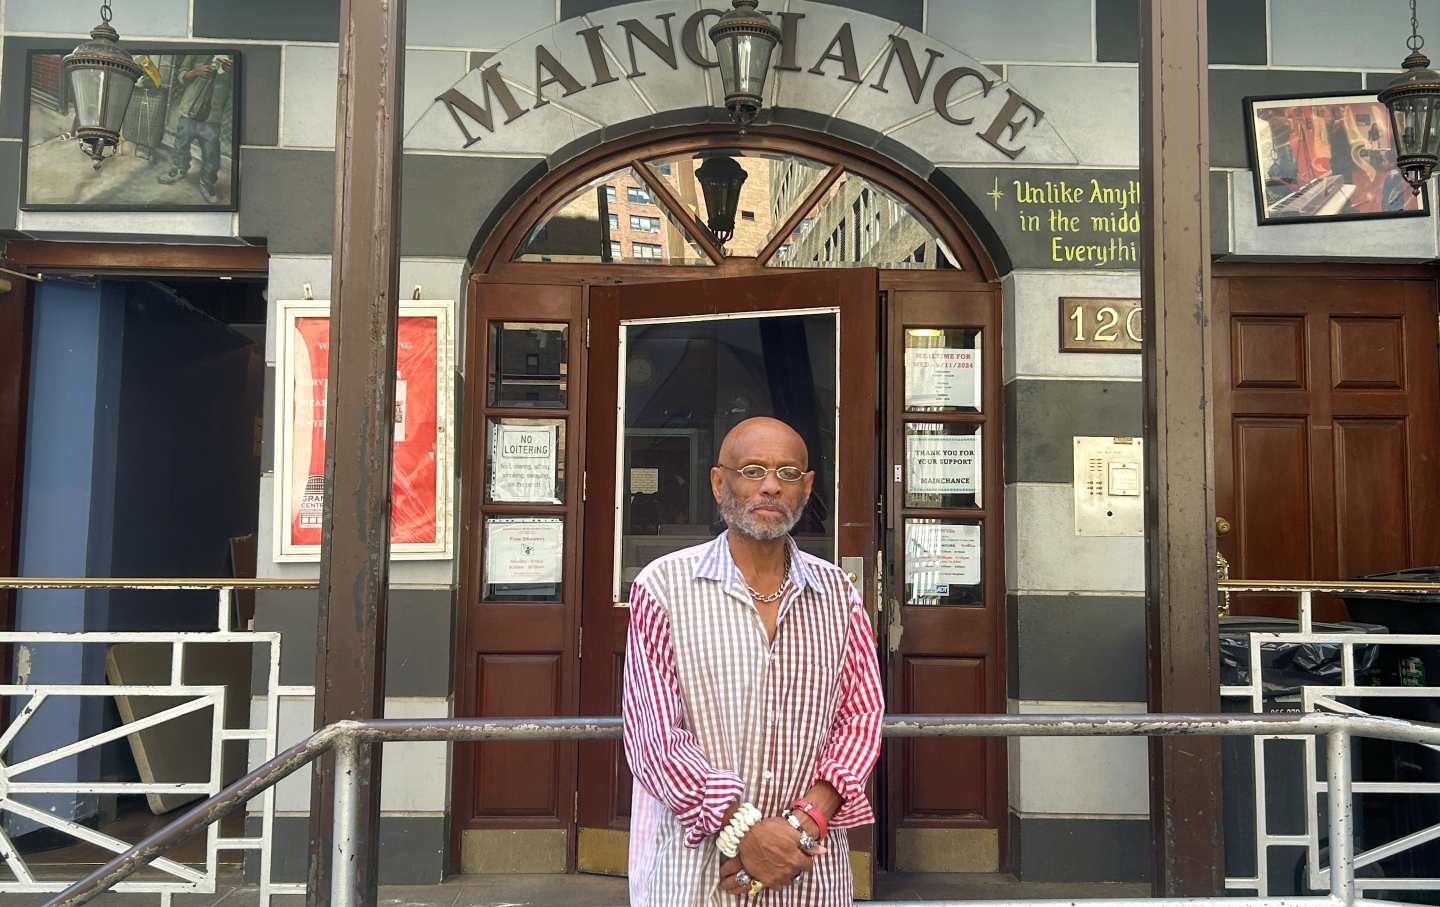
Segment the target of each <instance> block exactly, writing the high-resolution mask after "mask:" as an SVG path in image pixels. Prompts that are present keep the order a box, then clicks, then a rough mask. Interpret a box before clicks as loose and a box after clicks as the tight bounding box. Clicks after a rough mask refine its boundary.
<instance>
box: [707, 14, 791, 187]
mask: <svg viewBox="0 0 1440 907" xmlns="http://www.w3.org/2000/svg"><path fill="white" fill-rule="evenodd" d="M755 5H756V0H733V6H734V8H733V9H731V10H730V11H729V12H727V13H725V14H724V15H723V16H721V17H720V19H719V20H718V21H717V22H716V23H715V24H714V25H713V26H711V28H710V40H711V41H713V42H714V44H715V52H716V55H717V56H718V57H719V60H720V81H721V83H722V84H723V85H724V86H725V107H726V109H728V110H729V111H730V119H731V120H733V121H734V122H735V123H737V124H739V125H741V126H747V125H749V124H750V123H751V122H753V121H754V119H755V115H756V114H758V113H759V112H760V108H761V107H762V106H763V105H764V93H765V77H766V76H767V75H769V73H770V54H771V52H772V51H774V50H775V48H776V46H777V45H779V43H780V29H779V28H777V27H776V26H775V25H774V24H773V23H771V21H770V19H769V18H768V17H766V16H765V15H764V14H763V13H760V12H757V11H756V9H755ZM742 172H743V171H742Z"/></svg>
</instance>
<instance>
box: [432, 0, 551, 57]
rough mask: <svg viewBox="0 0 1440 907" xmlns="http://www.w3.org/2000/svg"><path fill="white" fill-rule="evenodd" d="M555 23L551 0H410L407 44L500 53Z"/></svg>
mask: <svg viewBox="0 0 1440 907" xmlns="http://www.w3.org/2000/svg"><path fill="white" fill-rule="evenodd" d="M554 24H555V4H554V3H553V2H551V0H523V2H518V3H517V2H495V3H476V2H475V0H409V6H408V7H407V8H406V12H405V43H406V44H408V45H411V46H412V47H413V46H423V47H464V48H474V49H478V50H499V49H500V48H502V47H505V46H506V45H508V44H511V43H513V42H515V41H518V40H520V39H521V38H523V37H525V36H526V35H528V34H530V33H531V32H535V31H539V30H540V29H542V28H545V27H547V26H550V25H554Z"/></svg>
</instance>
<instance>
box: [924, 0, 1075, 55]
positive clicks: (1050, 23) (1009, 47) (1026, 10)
mask: <svg viewBox="0 0 1440 907" xmlns="http://www.w3.org/2000/svg"><path fill="white" fill-rule="evenodd" d="M926 31H927V32H928V33H929V35H930V37H932V38H934V39H935V40H937V41H944V42H945V43H946V44H949V45H950V46H951V47H954V48H957V49H959V50H963V51H965V52H966V53H969V54H972V55H974V56H975V57H977V58H979V59H981V60H984V61H987V62H988V61H994V60H1023V61H1026V62H1050V61H1057V62H1078V63H1086V62H1089V61H1090V60H1091V48H1090V0H969V2H966V3H931V4H930V21H929V22H927V23H926Z"/></svg>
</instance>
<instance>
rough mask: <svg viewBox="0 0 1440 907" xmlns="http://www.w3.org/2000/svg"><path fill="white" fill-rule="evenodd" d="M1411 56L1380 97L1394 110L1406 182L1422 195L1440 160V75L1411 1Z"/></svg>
mask: <svg viewBox="0 0 1440 907" xmlns="http://www.w3.org/2000/svg"><path fill="white" fill-rule="evenodd" d="M1405 46H1407V47H1409V48H1410V55H1409V56H1408V57H1406V58H1405V62H1404V63H1403V64H1401V65H1402V66H1404V67H1405V72H1403V73H1401V75H1400V76H1399V78H1397V79H1396V80H1395V81H1393V82H1391V83H1390V84H1389V85H1388V86H1386V87H1385V88H1384V89H1383V90H1382V91H1381V92H1380V94H1379V96H1378V99H1379V101H1380V103H1381V104H1384V105H1385V106H1386V107H1387V108H1388V109H1389V110H1390V125H1391V126H1392V128H1393V129H1394V132H1395V157H1396V161H1395V162H1396V164H1397V165H1398V166H1399V167H1400V173H1401V174H1402V175H1403V176H1404V177H1405V182H1407V183H1409V184H1410V188H1412V189H1414V190H1415V194H1416V195H1419V194H1420V187H1421V186H1424V185H1425V183H1426V182H1427V181H1428V180H1429V179H1430V174H1431V173H1433V172H1434V170H1435V165H1436V162H1437V161H1440V75H1437V74H1436V73H1435V72H1434V71H1433V70H1431V69H1430V58H1429V57H1427V56H1425V54H1423V53H1421V52H1420V49H1421V48H1422V47H1424V46H1425V39H1424V38H1422V37H1421V36H1420V22H1419V19H1418V18H1417V17H1416V15H1415V0H1410V37H1409V39H1408V40H1407V41H1406V42H1405Z"/></svg>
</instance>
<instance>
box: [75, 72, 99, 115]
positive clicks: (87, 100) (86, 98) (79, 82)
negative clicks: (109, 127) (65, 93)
mask: <svg viewBox="0 0 1440 907" xmlns="http://www.w3.org/2000/svg"><path fill="white" fill-rule="evenodd" d="M103 90H104V73H103V72H102V71H101V70H98V69H81V68H75V69H71V70H70V96H71V97H73V98H74V99H75V117H76V119H77V120H78V121H79V123H80V125H81V126H98V125H100V96H101V92H102V91H103Z"/></svg>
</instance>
